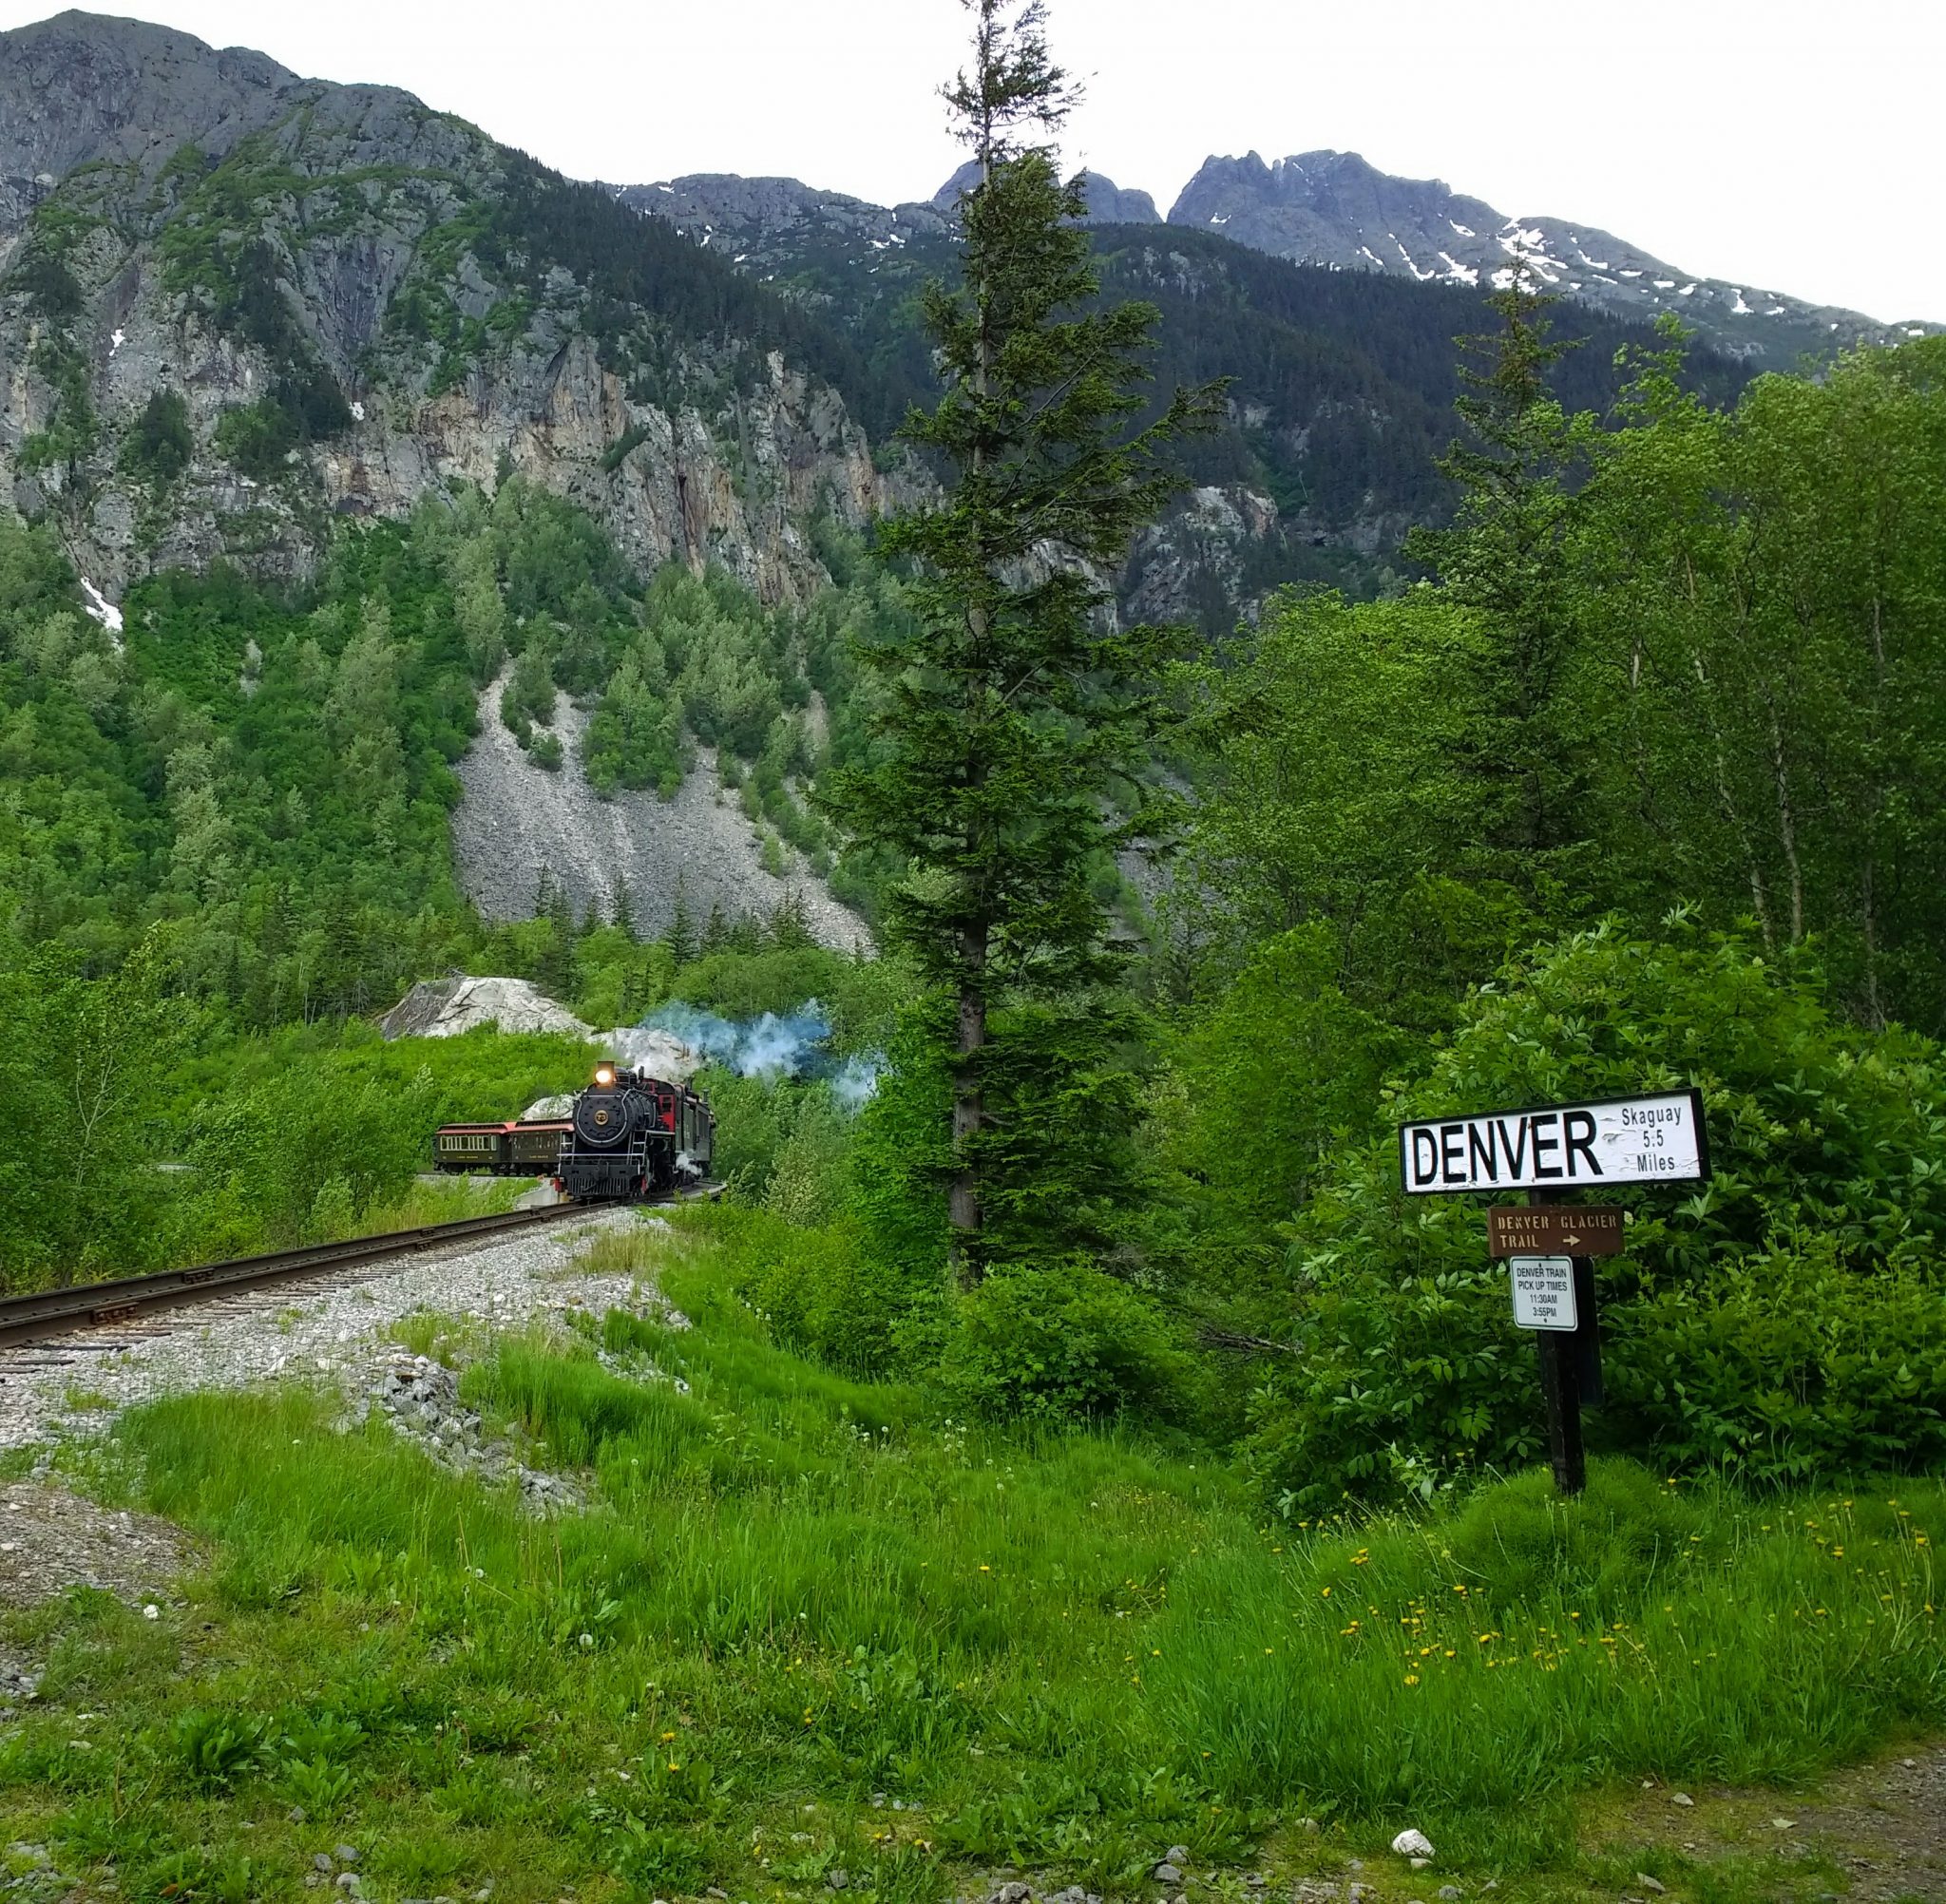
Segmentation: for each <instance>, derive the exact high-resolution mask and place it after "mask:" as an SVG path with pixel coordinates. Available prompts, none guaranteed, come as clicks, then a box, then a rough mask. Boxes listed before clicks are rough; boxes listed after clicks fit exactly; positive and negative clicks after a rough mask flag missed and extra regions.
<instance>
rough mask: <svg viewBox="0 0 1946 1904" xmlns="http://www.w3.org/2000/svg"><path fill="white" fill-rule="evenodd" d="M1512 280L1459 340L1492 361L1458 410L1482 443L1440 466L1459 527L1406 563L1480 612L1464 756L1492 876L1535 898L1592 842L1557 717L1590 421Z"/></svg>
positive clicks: (1549, 338) (1474, 373)
mask: <svg viewBox="0 0 1946 1904" xmlns="http://www.w3.org/2000/svg"><path fill="white" fill-rule="evenodd" d="M1554 301H1555V300H1553V299H1551V298H1547V297H1543V296H1539V295H1536V294H1535V293H1534V292H1533V291H1531V290H1530V289H1529V288H1528V286H1527V284H1526V282H1525V278H1524V276H1522V275H1520V274H1517V275H1516V276H1515V278H1514V280H1513V282H1512V283H1511V284H1509V285H1508V286H1507V287H1506V288H1505V289H1503V290H1500V291H1497V292H1496V293H1495V294H1494V295H1492V296H1491V297H1490V298H1488V299H1487V302H1488V304H1489V305H1490V306H1491V307H1492V308H1493V309H1494V310H1495V311H1496V312H1498V314H1499V316H1500V319H1501V324H1500V328H1499V330H1498V332H1494V333H1488V334H1486V335H1483V336H1475V337H1466V338H1462V339H1460V347H1461V349H1462V351H1465V352H1468V353H1469V354H1470V355H1471V356H1473V357H1476V358H1479V357H1483V358H1484V359H1485V368H1484V369H1477V368H1475V367H1474V365H1473V364H1471V363H1463V364H1462V366H1461V369H1460V373H1459V374H1460V383H1461V385H1462V387H1463V388H1462V393H1461V395H1460V396H1459V399H1458V403H1457V408H1458V409H1459V413H1460V415H1461V416H1462V417H1463V418H1464V419H1465V421H1466V423H1467V425H1468V426H1469V428H1470V430H1471V434H1472V439H1473V440H1472V441H1470V442H1458V443H1455V444H1454V445H1453V446H1452V447H1451V448H1450V449H1449V450H1448V451H1447V453H1446V455H1445V457H1444V458H1443V459H1442V460H1441V461H1440V470H1441V471H1442V473H1443V474H1444V475H1446V476H1447V477H1448V478H1450V479H1451V480H1452V481H1453V482H1455V483H1457V484H1458V485H1459V486H1460V489H1461V491H1462V495H1461V498H1460V503H1459V510H1458V512H1457V514H1456V516H1455V519H1454V521H1453V523H1452V524H1450V525H1449V526H1448V527H1445V528H1441V529H1429V528H1425V527H1420V528H1416V529H1415V530H1414V531H1413V532H1412V534H1411V535H1410V536H1408V537H1407V538H1406V543H1405V553H1406V554H1407V555H1408V556H1410V557H1411V558H1412V559H1413V560H1414V561H1416V562H1424V563H1425V564H1426V565H1427V566H1428V567H1429V568H1432V569H1434V570H1435V571H1436V572H1437V573H1438V574H1439V576H1440V581H1442V582H1443V583H1444V584H1445V591H1446V595H1447V599H1448V600H1453V601H1458V602H1461V603H1463V604H1465V605H1467V606H1469V607H1472V608H1475V609H1477V610H1479V614H1480V617H1481V620H1482V624H1483V627H1484V631H1485V635H1486V653H1485V657H1484V663H1485V665H1484V670H1483V675H1482V678H1481V680H1480V682H1479V686H1480V687H1481V688H1482V689H1483V693H1482V694H1481V695H1480V699H1479V708H1480V713H1479V717H1478V719H1477V720H1476V721H1475V722H1474V723H1473V724H1472V726H1471V730H1470V732H1469V733H1467V735H1466V736H1465V738H1464V740H1463V742H1462V743H1461V748H1460V758H1461V761H1462V763H1463V764H1464V765H1465V766H1466V767H1467V769H1468V770H1469V771H1470V772H1471V773H1472V774H1473V775H1474V776H1475V778H1476V779H1477V780H1478V781H1479V783H1480V786H1481V790H1482V794H1483V796H1484V800H1485V809H1484V825H1485V828H1486V839H1485V840H1484V842H1483V844H1484V845H1485V846H1486V847H1488V848H1489V849H1490V851H1491V852H1493V853H1495V854H1497V855H1498V864H1496V865H1492V866H1489V867H1488V868H1484V869H1485V870H1490V871H1494V872H1498V873H1499V874H1501V875H1503V876H1508V877H1512V878H1513V879H1514V880H1515V881H1516V882H1517V884H1519V885H1523V886H1525V887H1527V888H1528V889H1530V890H1531V889H1532V886H1533V884H1534V882H1535V880H1536V878H1541V877H1545V875H1546V871H1547V870H1548V862H1549V860H1550V859H1551V858H1554V857H1555V856H1557V855H1558V854H1559V853H1560V851H1561V849H1562V848H1565V847H1571V846H1573V845H1574V844H1575V843H1576V842H1577V841H1578V840H1580V839H1582V838H1584V837H1585V836H1586V833H1587V822H1586V814H1585V805H1584V803H1581V802H1580V801H1578V800H1577V798H1576V794H1577V793H1578V792H1579V791H1580V790H1581V788H1582V786H1583V783H1584V778H1585V776H1584V774H1583V771H1582V770H1581V767H1580V758H1581V748H1580V746H1579V745H1578V741H1577V737H1576V736H1575V735H1574V733H1571V732H1569V731H1568V729H1567V728H1566V726H1565V725H1564V724H1563V722H1562V721H1561V719H1560V718H1559V701H1560V696H1561V692H1562V689H1563V687H1564V685H1565V679H1566V674H1567V669H1568V663H1569V657H1570V648H1571V645H1572V631H1573V613H1572V606H1571V600H1570V597H1571V593H1572V588H1571V581H1570V576H1569V565H1568V563H1567V562H1566V560H1565V559H1564V556H1563V551H1562V544H1563V542H1564V540H1565V538H1566V537H1567V535H1568V533H1569V531H1570V529H1571V527H1572V524H1573V521H1574V507H1575V500H1574V486H1573V484H1572V483H1571V481H1570V480H1569V477H1570V472H1571V470H1572V469H1573V467H1574V464H1575V462H1576V461H1577V459H1578V458H1580V457H1581V455H1582V454H1583V453H1584V451H1585V449H1586V447H1587V444H1588V439H1589V433H1590V431H1591V430H1592V428H1593V418H1592V417H1591V416H1588V415H1585V414H1584V415H1578V416H1570V415H1568V414H1567V412H1566V411H1565V410H1564V409H1562V407H1561V404H1560V403H1559V401H1558V400H1557V399H1556V397H1555V393H1554V390H1553V389H1552V388H1551V386H1550V383H1549V374H1550V372H1551V371H1553V370H1554V368H1555V365H1556V364H1558V363H1559V361H1560V360H1561V358H1562V357H1563V356H1564V355H1565V354H1566V352H1567V350H1568V348H1569V347H1568V346H1567V345H1565V344H1563V343H1561V342H1559V341H1557V340H1556V339H1555V337H1554V336H1553V335H1552V334H1551V329H1550V322H1549V308H1550V306H1551V305H1552V304H1553V302H1554Z"/></svg>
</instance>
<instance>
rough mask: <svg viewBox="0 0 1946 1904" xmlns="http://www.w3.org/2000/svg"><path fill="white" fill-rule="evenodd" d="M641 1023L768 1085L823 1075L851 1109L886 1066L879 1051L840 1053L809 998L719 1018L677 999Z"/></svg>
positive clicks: (827, 1021)
mask: <svg viewBox="0 0 1946 1904" xmlns="http://www.w3.org/2000/svg"><path fill="white" fill-rule="evenodd" d="M642 1024H643V1026H644V1027H645V1028H646V1029H648V1030H650V1031H662V1032H667V1033H669V1034H670V1035H671V1036H672V1037H674V1038H680V1039H681V1040H682V1042H683V1043H684V1044H686V1045H688V1046H689V1048H690V1049H691V1050H692V1051H696V1052H700V1053H701V1054H702V1055H703V1056H704V1057H706V1058H708V1059H709V1060H710V1062H711V1063H712V1064H719V1065H721V1066H722V1067H723V1068H724V1069H725V1070H726V1071H734V1072H735V1074H736V1075H737V1076H739V1077H759V1078H762V1079H763V1080H764V1081H765V1082H766V1083H768V1084H774V1083H775V1082H776V1081H777V1080H778V1079H779V1078H781V1077H794V1078H804V1079H822V1080H823V1081H824V1082H826V1083H828V1084H829V1085H830V1088H831V1095H832V1097H833V1098H835V1099H836V1100H837V1102H838V1104H839V1105H840V1106H842V1107H843V1108H844V1109H845V1110H847V1111H856V1110H858V1109H859V1108H860V1107H861V1106H863V1105H864V1104H865V1103H866V1101H867V1100H868V1098H870V1097H871V1095H873V1094H874V1093H875V1092H876V1091H877V1090H878V1078H879V1072H880V1070H881V1068H882V1066H883V1064H884V1059H883V1058H882V1057H881V1056H880V1055H879V1054H878V1053H877V1052H865V1053H860V1054H858V1055H856V1056H854V1057H847V1058H839V1057H836V1056H835V1055H834V1054H833V1053H832V1051H831V1050H830V1043H829V1040H830V1036H831V1020H830V1015H829V1014H828V1013H827V1012H826V1011H825V1008H824V1007H823V1006H822V1005H821V1004H819V1003H818V1001H817V1000H815V999H807V1000H805V1002H804V1003H803V1004H802V1005H800V1006H799V1007H798V1008H797V1009H796V1010H795V1011H794V1012H765V1013H763V1014H761V1015H760V1016H759V1017H757V1018H754V1019H726V1018H719V1017H718V1016H717V1015H716V1014H715V1012H706V1011H702V1010H700V1009H698V1008H697V1007H696V1006H695V1005H692V1004H687V1003H685V1002H684V1001H683V1000H680V999H674V1000H671V1001H670V1002H669V1003H668V1004H666V1005H663V1006H661V1007H660V1008H658V1010H656V1011H653V1012H651V1013H650V1014H649V1015H648V1017H647V1018H645V1019H643V1020H642Z"/></svg>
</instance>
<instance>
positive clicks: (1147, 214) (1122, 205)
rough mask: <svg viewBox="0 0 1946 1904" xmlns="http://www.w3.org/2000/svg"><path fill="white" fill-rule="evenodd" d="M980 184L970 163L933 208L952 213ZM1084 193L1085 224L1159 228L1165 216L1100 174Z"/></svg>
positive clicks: (1143, 195) (1087, 181) (1085, 184)
mask: <svg viewBox="0 0 1946 1904" xmlns="http://www.w3.org/2000/svg"><path fill="white" fill-rule="evenodd" d="M979 182H980V167H979V165H978V164H977V163H975V162H973V161H972V160H970V159H969V160H968V161H967V162H966V163H965V164H963V165H962V166H961V167H960V169H959V170H958V171H957V172H955V173H954V174H953V176H952V177H951V178H950V179H948V180H947V181H945V183H944V185H942V186H941V187H940V188H939V190H938V191H936V192H935V193H934V194H933V195H932V203H933V206H934V208H935V209H936V210H939V211H942V212H950V211H951V210H952V209H953V207H954V206H955V205H957V204H958V203H959V202H960V200H961V198H962V197H963V195H964V194H965V193H967V192H970V191H971V190H972V189H973V188H974V186H976V185H977V184H978V183H979ZM1081 189H1082V191H1083V193H1084V194H1085V195H1086V197H1087V200H1088V211H1087V216H1086V217H1085V218H1084V219H1082V223H1083V224H1090V225H1159V224H1160V223H1161V222H1162V214H1161V213H1160V212H1158V211H1157V210H1156V209H1155V200H1154V199H1152V198H1151V197H1150V196H1149V195H1148V193H1147V192H1134V191H1128V192H1125V191H1123V190H1122V189H1121V187H1120V186H1118V185H1117V184H1116V182H1115V181H1114V180H1113V179H1104V178H1103V177H1102V176H1101V174H1100V173H1098V172H1090V173H1088V174H1087V175H1086V177H1085V178H1084V179H1083V180H1082V181H1081Z"/></svg>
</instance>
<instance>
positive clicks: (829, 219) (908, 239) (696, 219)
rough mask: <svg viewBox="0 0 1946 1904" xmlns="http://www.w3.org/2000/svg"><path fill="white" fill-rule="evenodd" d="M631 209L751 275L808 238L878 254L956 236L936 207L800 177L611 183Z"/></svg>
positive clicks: (708, 175) (788, 256) (787, 258)
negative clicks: (882, 201) (825, 186)
mask: <svg viewBox="0 0 1946 1904" xmlns="http://www.w3.org/2000/svg"><path fill="white" fill-rule="evenodd" d="M603 189H604V190H606V191H608V192H611V193H612V194H613V195H614V196H615V198H616V199H617V200H620V202H621V203H622V204H624V205H626V206H627V207H628V208H629V210H630V211H632V212H639V213H640V214H641V215H642V216H643V217H644V218H655V219H666V220H667V221H668V222H669V223H671V224H673V225H674V226H675V227H676V228H677V231H679V232H681V233H682V234H683V235H684V236H685V237H687V238H695V239H696V242H697V243H699V244H701V245H704V246H706V247H708V248H709V249H710V250H712V251H714V252H716V253H717V254H719V255H720V256H722V257H726V258H728V259H729V260H730V262H731V263H732V264H734V265H736V266H737V267H738V268H739V269H742V270H744V271H747V272H749V273H751V274H752V275H753V276H762V275H763V274H764V273H765V272H769V271H773V270H777V269H780V268H783V267H785V266H787V265H788V264H790V263H791V262H792V261H794V259H795V258H796V257H797V254H798V252H799V250H800V249H801V247H802V246H803V245H804V244H805V243H806V242H807V241H817V242H824V243H831V242H835V243H838V244H840V245H843V246H846V247H849V248H852V249H856V248H859V247H867V248H870V249H873V250H877V251H880V252H884V251H888V250H897V249H903V248H904V247H906V245H909V244H911V243H912V242H913V241H914V240H915V239H916V240H919V241H921V242H922V243H923V242H925V241H926V240H930V239H942V238H947V237H949V236H950V234H951V229H952V227H951V220H950V219H948V218H947V217H946V216H945V214H944V212H942V211H941V210H939V209H938V208H937V207H935V206H933V205H921V204H908V205H889V206H887V205H874V204H870V203H868V201H867V200H864V199H854V198H850V197H849V196H848V195H847V194H845V193H843V192H821V191H819V190H817V189H816V187H814V186H811V185H807V184H804V183H802V182H801V181H798V180H796V179H746V178H743V177H741V176H739V175H738V174H736V173H735V172H692V173H690V174H688V175H687V176H686V177H683V178H680V179H664V180H660V181H658V182H656V183H655V184H651V185H610V186H605V187H604V188H603Z"/></svg>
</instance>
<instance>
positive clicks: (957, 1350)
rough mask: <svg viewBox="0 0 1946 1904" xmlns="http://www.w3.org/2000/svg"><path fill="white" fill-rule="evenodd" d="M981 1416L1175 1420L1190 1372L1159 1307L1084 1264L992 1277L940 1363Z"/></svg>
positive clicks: (965, 1308) (964, 1314)
mask: <svg viewBox="0 0 1946 1904" xmlns="http://www.w3.org/2000/svg"><path fill="white" fill-rule="evenodd" d="M942 1372H943V1374H944V1379H945V1381H946V1384H947V1386H948V1387H949V1388H950V1389H952V1390H953V1392H954V1393H955V1394H957V1395H958V1396H959V1397H960V1399H961V1400H962V1401H963V1404H964V1405H965V1406H967V1407H969V1408H972V1409H975V1410H977V1411H978V1412H979V1413H981V1414H984V1415H997V1416H1009V1415H1025V1416H1067V1417H1076V1416H1090V1415H1097V1416H1098V1415H1113V1414H1117V1413H1120V1412H1121V1411H1123V1410H1128V1411H1130V1412H1132V1413H1135V1414H1143V1415H1147V1416H1149V1417H1150V1418H1154V1417H1155V1416H1157V1415H1162V1416H1168V1415H1171V1414H1173V1413H1175V1412H1177V1408H1178V1404H1179V1402H1180V1400H1181V1399H1182V1389H1183V1384H1184V1380H1185V1378H1186V1375H1187V1364H1186V1361H1185V1358H1184V1357H1183V1355H1182V1353H1181V1350H1180V1349H1179V1348H1178V1346H1177V1345H1176V1343H1175V1342H1174V1341H1173V1336H1172V1333H1171V1330H1170V1327H1169V1323H1168V1321H1167V1319H1166V1317H1165V1316H1164V1315H1163V1313H1162V1310H1161V1308H1160V1307H1159V1305H1157V1304H1155V1303H1154V1301H1153V1300H1152V1299H1150V1298H1149V1297H1146V1296H1144V1295H1143V1294H1141V1293H1140V1292H1139V1291H1138V1290H1136V1289H1135V1288H1133V1287H1131V1286H1130V1285H1128V1284H1126V1283H1123V1282H1120V1281H1118V1280H1117V1279H1116V1278H1115V1277H1113V1276H1110V1275H1107V1274H1106V1273H1104V1272H1103V1271H1102V1270H1100V1269H1098V1268H1097V1267H1096V1266H1094V1265H1093V1264H1092V1263H1089V1262H1086V1261H1085V1260H1079V1261H1069V1262H1065V1263H1059V1262H1057V1263H1049V1264H1046V1265H1044V1266H1041V1265H1037V1266H1033V1267H1026V1268H1017V1267H1009V1268H1005V1269H995V1270H994V1271H993V1272H992V1273H990V1274H989V1275H988V1276H987V1278H986V1279H985V1281H984V1282H983V1283H982V1284H981V1285H979V1286H978V1287H977V1288H976V1289H974V1290H973V1291H972V1292H971V1293H970V1294H968V1295H965V1296H963V1297H962V1298H960V1300H959V1303H958V1306H957V1312H956V1314H955V1316H954V1319H953V1327H952V1331H951V1334H950V1337H949V1338H948V1341H947V1343H946V1346H945V1351H944V1359H943V1363H942Z"/></svg>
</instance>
